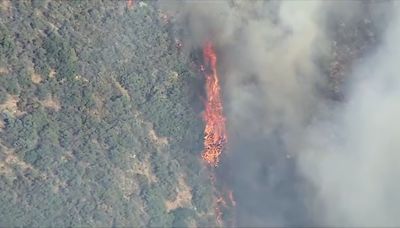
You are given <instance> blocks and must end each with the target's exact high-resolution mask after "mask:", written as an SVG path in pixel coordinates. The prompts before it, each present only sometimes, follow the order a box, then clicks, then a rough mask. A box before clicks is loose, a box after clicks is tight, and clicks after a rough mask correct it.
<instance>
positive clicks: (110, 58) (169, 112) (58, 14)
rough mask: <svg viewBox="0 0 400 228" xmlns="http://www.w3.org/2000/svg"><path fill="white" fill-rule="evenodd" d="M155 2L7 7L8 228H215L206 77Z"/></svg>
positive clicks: (1, 177) (1, 34)
mask: <svg viewBox="0 0 400 228" xmlns="http://www.w3.org/2000/svg"><path fill="white" fill-rule="evenodd" d="M189 66H190V60H189V59H188V58H187V56H186V55H183V54H182V53H180V50H179V48H177V46H176V37H175V34H174V32H173V31H172V29H171V23H170V22H169V21H168V19H166V16H165V15H164V14H163V13H162V12H161V11H160V10H158V9H157V8H156V7H155V6H153V5H152V4H151V3H140V4H135V5H132V6H129V7H127V3H126V2H125V1H106V0H104V1H90V0H87V1H48V0H33V1H10V0H5V1H1V3H0V114H1V118H0V205H1V206H0V215H1V218H0V226H2V227H5V226H29V227H32V226H33V227H38V226H41V227H43V226H55V227H62V226H64V227H65V226H135V227H138V226H172V225H173V226H186V225H197V226H207V225H213V224H215V223H214V222H215V221H214V216H213V215H212V208H210V205H211V203H210V202H211V190H210V189H211V183H210V182H209V179H208V176H207V172H206V170H205V169H204V168H203V166H202V164H201V161H200V158H199V153H200V152H201V147H202V142H201V139H202V128H203V126H202V125H203V124H202V120H201V117H200V114H199V112H198V111H196V108H195V107H194V105H195V104H196V103H198V104H200V103H199V102H200V101H199V98H198V94H196V92H195V91H193V89H190V88H192V87H193V85H194V84H196V83H198V81H199V79H198V77H197V76H196V74H195V72H193V70H192V69H191V68H189Z"/></svg>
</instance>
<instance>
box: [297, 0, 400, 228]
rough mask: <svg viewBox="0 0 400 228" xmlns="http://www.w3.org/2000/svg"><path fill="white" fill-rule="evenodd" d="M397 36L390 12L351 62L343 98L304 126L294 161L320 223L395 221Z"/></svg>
mask: <svg viewBox="0 0 400 228" xmlns="http://www.w3.org/2000/svg"><path fill="white" fill-rule="evenodd" d="M394 9H395V11H396V12H399V11H398V10H399V8H398V4H397V5H395V6H394ZM394 15H396V14H394ZM399 38H400V17H399V16H395V17H392V18H391V20H390V25H389V27H388V30H387V31H386V32H385V34H384V35H383V39H382V43H381V45H379V46H378V47H377V49H376V50H375V51H374V52H373V53H371V54H370V55H369V56H367V57H366V58H365V59H363V60H362V61H360V62H359V63H357V64H354V66H353V68H354V70H353V74H352V80H351V81H350V82H349V95H348V97H349V99H348V101H347V102H346V103H344V104H342V105H341V106H340V107H338V109H337V110H335V112H337V113H336V114H335V115H334V116H333V117H331V118H330V120H329V121H324V122H319V123H314V124H312V125H310V127H309V128H308V129H307V134H308V137H307V141H306V142H304V148H303V149H302V152H301V156H302V157H301V159H300V163H301V166H302V170H303V171H304V173H305V175H306V176H307V177H308V178H309V179H311V180H312V182H313V183H314V184H315V185H316V186H317V187H318V191H317V197H316V199H317V200H318V202H319V203H320V205H319V206H318V207H316V208H314V209H315V213H316V216H318V217H320V218H322V222H323V224H326V225H332V224H333V225H341V226H399V225H400V218H399V217H398V216H397V215H398V214H399V212H400V204H399V203H400V196H399V194H398V192H399V190H400V184H399V183H398V182H397V180H398V179H399V177H400V174H399V172H398V170H397V169H398V167H399V166H400V154H399V153H398V150H399V149H400V142H399V141H398V140H397V138H398V136H399V135H400V125H399V124H398V123H397V117H398V116H399V114H400V113H399V112H400V106H399V104H400V78H399V75H400V69H399V67H398V63H397V58H398V57H399V55H400V46H399V44H398V40H399ZM321 209H324V210H321Z"/></svg>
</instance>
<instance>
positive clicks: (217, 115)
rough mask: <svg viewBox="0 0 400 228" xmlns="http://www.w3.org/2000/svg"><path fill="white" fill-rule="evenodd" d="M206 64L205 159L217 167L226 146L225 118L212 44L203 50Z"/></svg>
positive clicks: (215, 56) (208, 43) (209, 43)
mask: <svg viewBox="0 0 400 228" xmlns="http://www.w3.org/2000/svg"><path fill="white" fill-rule="evenodd" d="M203 57H204V63H205V64H206V65H207V66H208V68H209V70H207V71H206V70H205V69H204V66H202V71H204V72H205V76H206V96H207V97H206V101H205V111H204V116H203V117H204V122H205V128H204V151H203V154H202V157H203V159H204V160H205V161H206V162H207V163H208V164H210V165H213V166H217V165H218V162H219V156H220V155H221V153H222V150H223V148H224V146H225V144H226V140H227V136H226V128H225V117H224V115H223V109H222V99H221V93H220V92H221V88H220V85H219V79H218V73H217V55H216V52H215V50H214V47H213V45H212V43H211V42H207V43H206V44H205V45H204V48H203Z"/></svg>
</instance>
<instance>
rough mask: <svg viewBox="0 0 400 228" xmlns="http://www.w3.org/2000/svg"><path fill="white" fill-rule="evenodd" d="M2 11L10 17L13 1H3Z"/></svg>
mask: <svg viewBox="0 0 400 228" xmlns="http://www.w3.org/2000/svg"><path fill="white" fill-rule="evenodd" d="M0 9H1V10H2V11H4V12H6V13H7V16H9V15H10V12H11V0H1V1H0Z"/></svg>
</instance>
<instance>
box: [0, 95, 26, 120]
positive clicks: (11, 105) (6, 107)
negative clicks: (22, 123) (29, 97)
mask: <svg viewBox="0 0 400 228" xmlns="http://www.w3.org/2000/svg"><path fill="white" fill-rule="evenodd" d="M18 102H19V97H18V96H15V95H14V96H11V95H9V96H8V97H7V100H6V101H5V102H4V103H3V104H1V105H0V112H2V111H9V112H10V113H11V114H13V115H15V116H21V115H23V114H25V112H22V111H21V110H19V109H18V105H17V104H18Z"/></svg>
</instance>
